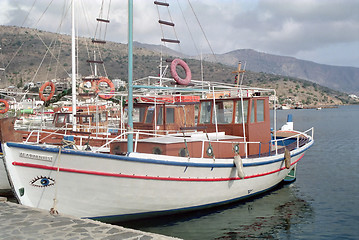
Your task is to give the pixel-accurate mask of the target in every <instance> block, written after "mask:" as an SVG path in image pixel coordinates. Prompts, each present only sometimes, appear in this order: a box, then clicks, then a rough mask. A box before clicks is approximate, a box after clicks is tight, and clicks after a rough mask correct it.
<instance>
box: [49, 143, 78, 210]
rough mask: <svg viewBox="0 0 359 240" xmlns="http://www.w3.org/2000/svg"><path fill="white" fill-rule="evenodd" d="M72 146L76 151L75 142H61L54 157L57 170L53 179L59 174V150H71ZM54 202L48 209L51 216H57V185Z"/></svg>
mask: <svg viewBox="0 0 359 240" xmlns="http://www.w3.org/2000/svg"><path fill="white" fill-rule="evenodd" d="M73 146H75V148H76V149H77V146H76V144H75V140H74V141H70V140H65V139H63V140H62V146H60V147H59V153H58V155H57V157H56V162H57V170H56V177H55V179H57V177H58V175H59V172H60V160H61V152H62V151H61V150H62V148H72V147H73ZM53 200H54V202H53V205H52V208H50V214H52V215H55V214H56V215H57V214H59V212H58V210H57V183H56V184H55V196H54V199H53Z"/></svg>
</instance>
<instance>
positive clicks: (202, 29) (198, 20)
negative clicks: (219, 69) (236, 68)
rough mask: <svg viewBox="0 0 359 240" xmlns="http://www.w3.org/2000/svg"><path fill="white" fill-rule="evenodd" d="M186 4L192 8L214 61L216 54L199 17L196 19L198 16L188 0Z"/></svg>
mask: <svg viewBox="0 0 359 240" xmlns="http://www.w3.org/2000/svg"><path fill="white" fill-rule="evenodd" d="M188 4H189V5H190V7H191V9H192V12H193V15H194V16H195V17H196V20H197V23H198V25H199V27H200V28H201V30H202V33H203V35H204V38H205V39H206V41H207V44H208V46H209V48H210V49H211V52H212V54H213V57H214V59H215V61H216V62H217V58H216V55H215V54H214V52H213V49H212V46H211V44H210V43H209V41H208V38H207V36H206V33H205V32H204V30H203V27H202V25H201V23H200V21H199V19H198V17H197V14H196V12H195V11H194V9H193V6H192V4H191V2H190V0H188Z"/></svg>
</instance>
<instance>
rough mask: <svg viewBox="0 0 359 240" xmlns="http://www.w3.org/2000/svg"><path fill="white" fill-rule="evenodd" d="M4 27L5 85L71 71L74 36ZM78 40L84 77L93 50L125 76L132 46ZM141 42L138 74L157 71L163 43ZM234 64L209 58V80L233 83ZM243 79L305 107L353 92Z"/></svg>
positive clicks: (108, 71)
mask: <svg viewBox="0 0 359 240" xmlns="http://www.w3.org/2000/svg"><path fill="white" fill-rule="evenodd" d="M0 31H1V33H0V44H1V48H2V50H1V51H2V52H1V54H0V56H1V58H0V67H1V68H6V69H5V71H4V72H3V73H2V75H0V77H1V81H0V85H1V87H2V88H4V87H7V86H9V85H14V86H17V87H18V88H19V89H22V88H23V87H24V85H25V84H26V83H28V82H33V83H37V82H40V83H42V82H45V81H48V80H51V79H56V78H67V77H69V76H70V73H71V66H70V65H71V64H70V63H71V54H70V52H71V46H70V41H71V40H70V36H67V35H59V34H55V33H49V32H44V31H39V30H35V29H28V28H18V27H8V26H0ZM78 42H79V55H78V60H79V73H80V74H82V76H87V75H91V74H93V71H94V69H93V67H92V68H91V66H90V64H89V63H87V62H86V60H88V59H92V58H93V52H94V51H96V55H97V56H98V57H97V60H99V59H102V60H103V61H104V62H105V66H106V68H105V69H104V68H102V67H99V69H98V71H99V72H100V74H101V75H105V76H106V75H107V76H108V77H109V78H111V79H115V78H118V79H122V80H125V81H126V79H127V67H128V66H127V45H125V44H120V43H114V42H108V43H106V44H105V45H103V46H100V47H99V48H93V46H92V43H91V39H85V38H80V39H79V41H78ZM45 44H46V46H45ZM136 46H137V47H135V49H134V78H135V79H137V78H142V77H144V76H149V75H152V76H157V75H158V72H159V69H158V65H159V59H160V54H159V53H158V51H157V49H158V46H153V45H151V46H149V45H146V44H140V43H137V44H136ZM149 47H152V49H153V50H149V49H148V48H149ZM169 53H170V54H172V55H174V54H176V53H175V52H173V51H172V52H171V51H169ZM99 55H100V56H101V58H100V57H99ZM185 61H186V62H187V63H188V65H189V66H190V67H191V71H192V75H193V79H201V71H200V69H201V67H200V62H199V61H198V60H195V59H185ZM237 62H238V60H236V59H233V64H237ZM267 64H268V63H267ZM249 65H250V63H249V62H247V69H249ZM273 65H275V63H273ZM258 68H259V66H258ZM235 69H236V67H234V66H229V65H225V64H218V63H211V62H204V63H203V70H204V79H205V80H210V79H213V80H215V81H223V82H228V83H230V82H234V75H233V74H232V73H231V72H232V71H234V70H235ZM263 69H266V66H265V64H263ZM243 84H244V85H249V86H258V87H265V88H275V89H276V90H277V96H278V98H279V102H280V103H286V102H299V103H303V104H305V105H306V106H319V105H338V104H346V103H349V102H350V99H349V97H348V95H347V94H344V93H342V92H339V91H334V90H331V89H329V88H327V87H322V86H320V85H319V84H316V83H312V82H309V81H305V80H301V79H299V78H292V77H285V76H280V75H278V74H268V73H264V71H258V72H255V71H253V70H252V71H247V72H246V73H245V75H244V82H243ZM323 85H324V84H323Z"/></svg>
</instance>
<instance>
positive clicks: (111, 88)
mask: <svg viewBox="0 0 359 240" xmlns="http://www.w3.org/2000/svg"><path fill="white" fill-rule="evenodd" d="M102 82H104V83H107V85H108V86H109V87H110V93H109V94H98V93H99V92H100V90H99V86H100V83H102ZM96 93H97V94H98V96H99V97H100V98H102V99H106V100H107V99H110V98H112V97H113V95H114V93H115V84H113V82H112V81H111V80H110V79H108V78H105V77H102V78H100V80H99V81H98V82H97V88H96Z"/></svg>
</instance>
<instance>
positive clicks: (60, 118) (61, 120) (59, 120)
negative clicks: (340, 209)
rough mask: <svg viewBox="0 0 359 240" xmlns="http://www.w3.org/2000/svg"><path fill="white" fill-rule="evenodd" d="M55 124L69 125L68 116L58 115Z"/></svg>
mask: <svg viewBox="0 0 359 240" xmlns="http://www.w3.org/2000/svg"><path fill="white" fill-rule="evenodd" d="M57 123H70V114H63V115H58V118H57Z"/></svg>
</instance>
